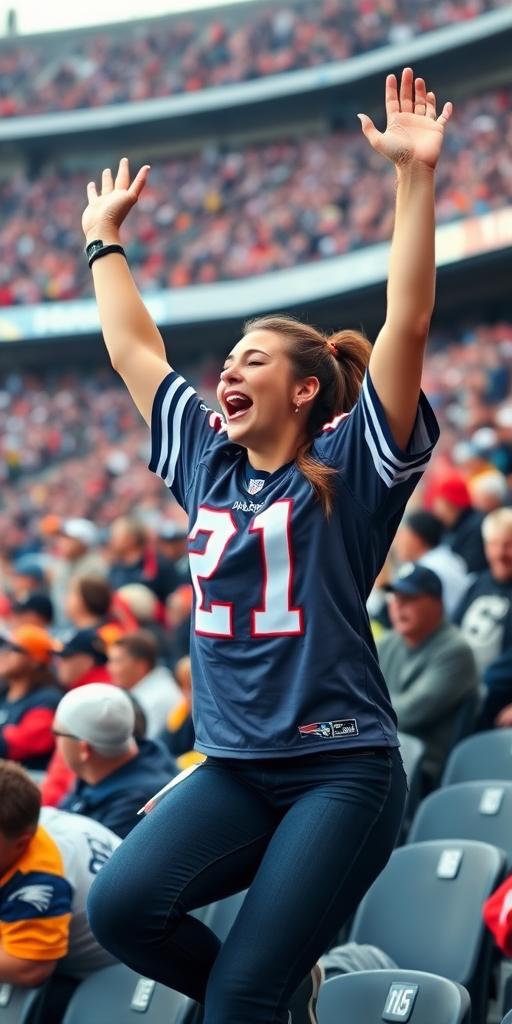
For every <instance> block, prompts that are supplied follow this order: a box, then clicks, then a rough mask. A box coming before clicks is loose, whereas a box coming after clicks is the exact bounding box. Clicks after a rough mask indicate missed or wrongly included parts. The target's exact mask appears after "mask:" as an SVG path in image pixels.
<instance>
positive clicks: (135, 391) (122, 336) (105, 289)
mask: <svg viewBox="0 0 512 1024" xmlns="http://www.w3.org/2000/svg"><path fill="white" fill-rule="evenodd" d="M148 171H149V167H148V166H147V165H146V166H144V167H142V168H141V169H140V171H139V173H138V174H137V176H136V177H135V178H134V180H133V182H132V183H131V184H130V170H129V166H128V160H126V159H125V158H124V159H123V160H121V162H120V164H119V170H118V172H117V177H116V180H115V182H114V181H113V178H112V174H111V172H110V170H105V171H103V176H102V187H101V195H98V194H97V191H96V186H95V184H94V182H90V183H89V185H88V186H87V197H88V200H89V203H88V206H87V207H86V209H85V211H84V215H83V218H82V227H83V230H84V234H85V237H86V243H87V245H90V243H91V242H93V241H96V240H101V241H102V242H103V244H104V245H112V244H117V245H119V244H120V238H119V229H120V227H121V224H122V223H123V221H124V220H125V218H126V217H127V215H128V213H129V212H130V210H131V208H132V206H134V205H135V203H136V202H137V200H138V198H139V196H140V194H141V192H142V189H143V188H144V185H145V183H146V178H147V176H148ZM92 274H93V278H94V289H95V292H96V300H97V303H98V309H99V314H100V321H101V327H102V331H103V337H104V338H105V344H106V346H107V350H108V353H109V356H110V359H111V362H112V366H113V367H114V369H115V370H117V372H118V373H119V374H120V375H121V377H122V378H123V380H124V382H125V384H126V386H127V388H128V390H129V392H130V394H131V396H132V398H133V400H134V402H135V404H136V406H137V408H138V409H139V412H140V413H141V414H142V416H143V417H144V419H145V420H146V422H147V423H150V420H151V409H152V407H153V399H154V397H155V393H156V391H157V389H158V386H159V384H161V382H162V381H163V379H164V377H166V376H167V374H168V373H169V370H170V367H169V364H168V362H167V356H166V353H165V346H164V343H163V340H162V336H161V334H160V331H159V330H158V328H157V326H156V324H155V323H154V322H153V320H152V319H151V317H150V315H149V313H148V311H147V309H146V307H145V305H144V303H143V301H142V299H141V297H140V295H139V292H138V291H137V288H136V285H135V282H134V280H133V277H132V275H131V273H130V270H129V268H128V264H127V262H126V260H125V258H124V256H123V255H122V254H121V253H110V254H109V255H107V256H102V257H101V258H100V259H96V260H95V261H94V263H93V265H92Z"/></svg>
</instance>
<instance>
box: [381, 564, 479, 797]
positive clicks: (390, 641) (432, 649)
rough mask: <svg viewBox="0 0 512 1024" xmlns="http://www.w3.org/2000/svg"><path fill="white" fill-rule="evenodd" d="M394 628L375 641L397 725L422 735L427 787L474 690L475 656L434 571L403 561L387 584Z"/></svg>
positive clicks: (440, 767) (437, 776)
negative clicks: (447, 609) (446, 607)
mask: <svg viewBox="0 0 512 1024" xmlns="http://www.w3.org/2000/svg"><path fill="white" fill-rule="evenodd" d="M389 590H390V592H391V595H392V598H391V600H390V602H389V616H390V619H391V624H392V626H393V629H392V630H391V631H390V632H388V633H387V634H386V635H384V636H383V637H382V638H381V639H380V640H379V641H378V643H377V650H378V653H379V661H380V666H381V669H382V672H383V675H384V679H385V680H386V683H387V686H388V689H389V692H390V696H391V703H392V704H393V707H394V709H395V711H396V714H397V718H398V728H399V729H401V730H402V731H403V732H408V733H411V735H413V736H417V737H418V738H419V739H420V740H422V741H423V743H424V744H425V747H426V754H425V760H424V764H423V769H424V772H425V775H426V777H427V784H428V786H429V787H430V788H433V787H435V786H436V785H437V784H438V782H439V779H440V776H441V773H442V770H443V767H444V763H445V760H446V757H447V754H448V753H449V746H450V741H451V736H452V732H453V727H454V722H455V719H456V716H457V712H458V711H459V708H460V707H461V705H462V703H463V702H464V701H465V700H466V699H467V698H469V697H470V696H472V695H474V696H475V703H476V695H477V692H478V676H477V671H476V666H475V659H474V657H473V653H472V651H471V648H470V646H469V644H468V643H466V641H465V640H464V638H463V637H462V636H461V634H460V632H459V630H458V629H457V628H456V627H455V626H452V625H451V624H450V623H448V622H447V621H446V620H445V618H444V613H443V599H442V585H441V580H440V579H439V576H436V574H435V573H434V572H432V570H431V569H427V568H426V567H425V566H423V565H415V564H414V563H413V562H406V563H405V564H404V565H403V566H402V567H401V568H400V569H399V571H398V574H397V576H396V577H395V579H394V581H393V582H392V583H391V584H389Z"/></svg>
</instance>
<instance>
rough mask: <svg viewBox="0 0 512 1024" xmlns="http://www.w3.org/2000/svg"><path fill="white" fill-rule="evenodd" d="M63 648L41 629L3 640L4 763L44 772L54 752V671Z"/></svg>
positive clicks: (0, 730) (0, 706)
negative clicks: (57, 653)
mask: <svg viewBox="0 0 512 1024" xmlns="http://www.w3.org/2000/svg"><path fill="white" fill-rule="evenodd" d="M61 646H62V645H61V644H60V643H59V641H58V640H54V639H53V637H51V636H50V634H49V633H47V632H46V630H45V629H42V628H41V627H40V626H32V625H25V626H19V627H18V628H17V629H13V630H12V632H10V633H9V634H6V635H4V636H3V637H2V638H1V640H0V678H2V679H3V680H4V681H5V683H6V689H5V690H4V691H3V692H2V694H1V696H0V758H2V757H3V758H10V759H11V760H13V761H19V762H20V763H21V764H23V765H25V767H27V768H33V769H41V768H45V767H46V765H47V763H48V760H49V757H50V755H51V753H52V750H53V747H54V739H53V736H52V732H51V726H52V722H53V716H54V712H55V708H56V707H57V704H58V703H59V700H60V697H61V691H60V690H59V688H58V685H57V680H56V678H55V676H54V675H53V673H52V671H51V669H50V663H51V661H52V658H53V656H54V654H55V653H56V652H57V651H59V650H60V648H61Z"/></svg>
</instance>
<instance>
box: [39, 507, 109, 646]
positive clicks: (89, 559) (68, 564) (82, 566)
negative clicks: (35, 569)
mask: <svg viewBox="0 0 512 1024" xmlns="http://www.w3.org/2000/svg"><path fill="white" fill-rule="evenodd" d="M98 543H99V533H98V529H97V527H96V526H95V524H94V523H93V522H91V520H90V519H65V520H64V522H63V523H62V524H61V526H60V530H59V533H58V534H57V544H56V557H55V558H54V562H53V565H52V566H51V568H50V570H49V575H51V597H52V601H53V603H54V607H55V612H56V617H57V625H58V626H59V628H61V627H62V626H65V625H68V624H69V623H68V620H67V617H66V612H65V599H66V593H67V590H68V587H69V582H70V580H72V579H73V578H74V577H75V576H100V577H105V576H106V575H107V573H108V567H107V563H106V561H105V559H104V558H103V556H102V555H101V554H100V552H99V551H98V550H97V545H98Z"/></svg>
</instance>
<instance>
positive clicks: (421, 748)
mask: <svg viewBox="0 0 512 1024" xmlns="http://www.w3.org/2000/svg"><path fill="white" fill-rule="evenodd" d="M398 739H399V740H400V754H401V755H402V761H403V762H404V768H405V773H406V775H407V779H408V782H409V792H408V793H407V797H406V801H405V808H404V817H403V821H402V834H406V833H407V830H408V828H409V825H410V823H411V821H412V819H413V817H414V814H415V811H416V808H417V806H418V804H419V802H420V800H421V798H422V796H423V776H422V771H421V766H422V763H423V758H424V756H425V744H424V743H423V742H422V741H421V740H419V739H418V737H417V736H411V735H410V734H409V733H407V732H399V733H398Z"/></svg>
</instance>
